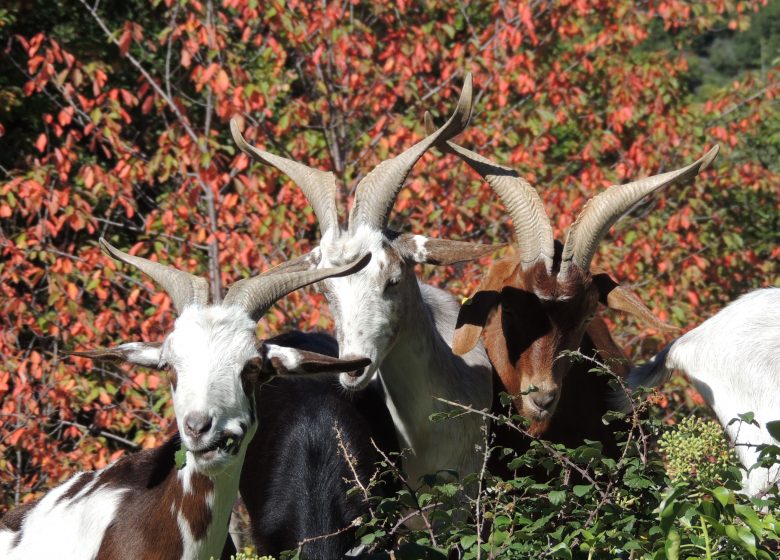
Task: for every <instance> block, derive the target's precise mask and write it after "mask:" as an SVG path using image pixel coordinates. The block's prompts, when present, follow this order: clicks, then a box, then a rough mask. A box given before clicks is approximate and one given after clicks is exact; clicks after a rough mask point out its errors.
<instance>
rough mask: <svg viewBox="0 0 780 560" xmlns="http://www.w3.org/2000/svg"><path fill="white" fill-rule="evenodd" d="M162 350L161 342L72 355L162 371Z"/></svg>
mask: <svg viewBox="0 0 780 560" xmlns="http://www.w3.org/2000/svg"><path fill="white" fill-rule="evenodd" d="M161 348H162V344H160V343H159V342H127V343H125V344H120V345H119V346H116V347H114V348H98V349H96V350H78V351H73V352H71V353H70V354H71V356H80V357H82V358H90V359H92V360H112V361H117V362H128V363H131V364H135V365H137V366H144V367H148V368H155V369H160V368H161V367H162V366H163V364H162V363H161V362H162V352H161Z"/></svg>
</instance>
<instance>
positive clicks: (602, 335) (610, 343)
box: [585, 315, 629, 378]
mask: <svg viewBox="0 0 780 560" xmlns="http://www.w3.org/2000/svg"><path fill="white" fill-rule="evenodd" d="M585 333H586V334H587V335H588V336H589V337H590V340H591V342H593V346H594V347H595V348H596V350H597V351H598V353H599V356H600V357H601V361H603V362H604V363H605V364H607V365H608V366H609V367H610V368H611V369H612V371H614V372H615V373H616V374H618V375H619V376H620V377H623V378H625V377H627V376H628V370H629V361H628V356H626V355H625V354H624V353H623V349H622V348H620V346H618V345H617V343H616V342H615V339H613V338H612V334H611V333H610V332H609V329H608V328H607V324H606V323H605V322H604V319H603V318H602V317H600V316H598V315H596V316H595V317H594V318H593V320H592V321H591V322H590V323H588V326H587V327H586V328H585Z"/></svg>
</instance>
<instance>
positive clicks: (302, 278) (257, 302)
mask: <svg viewBox="0 0 780 560" xmlns="http://www.w3.org/2000/svg"><path fill="white" fill-rule="evenodd" d="M370 260H371V253H367V254H365V255H364V256H363V257H361V258H360V259H357V260H355V261H353V262H351V263H349V264H346V265H344V266H338V267H334V268H322V269H319V270H304V271H301V272H273V271H272V270H271V271H268V272H267V273H263V274H260V275H259V276H254V277H252V278H244V279H243V280H239V281H238V282H236V283H235V284H233V285H232V286H231V287H230V289H229V290H228V293H227V295H226V296H225V301H224V302H223V303H222V305H225V306H229V305H238V306H240V307H242V308H244V309H245V310H246V312H247V313H248V314H249V316H250V317H252V319H254V320H255V321H259V320H260V317H262V316H263V313H265V312H266V311H267V310H268V308H269V307H271V305H273V304H274V303H275V302H276V301H277V300H278V299H280V298H282V297H283V296H285V295H287V294H289V293H290V292H293V291H295V290H297V289H298V288H302V287H304V286H308V285H309V284H314V283H315V282H319V281H320V280H325V279H326V278H332V277H335V276H347V275H349V274H352V273H353V272H357V271H358V270H360V269H361V268H363V267H364V266H366V265H367V264H368V261H370Z"/></svg>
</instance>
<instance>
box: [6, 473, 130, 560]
mask: <svg viewBox="0 0 780 560" xmlns="http://www.w3.org/2000/svg"><path fill="white" fill-rule="evenodd" d="M107 468H111V467H110V466H109V467H107ZM82 476H87V474H85V473H79V474H77V475H75V476H73V477H72V478H70V479H69V480H68V481H67V482H65V483H64V484H61V485H60V486H58V487H57V488H55V489H54V490H52V491H51V492H49V493H48V494H46V496H44V497H43V498H42V499H41V501H40V502H38V504H37V505H36V507H34V508H33V509H32V510H31V511H30V512H29V513H28V514H27V516H26V517H25V519H24V522H23V524H22V539H21V541H20V542H19V544H18V545H17V546H16V547H12V546H11V545H12V544H13V542H14V539H15V537H16V535H17V533H11V532H10V531H0V558H3V559H4V560H16V559H18V560H28V559H30V558H63V559H67V560H80V559H82V558H83V559H85V560H86V559H91V558H94V557H95V556H96V555H97V553H98V550H99V549H100V544H101V542H102V541H103V535H104V534H105V532H106V529H107V528H108V526H109V524H110V523H111V521H112V520H113V518H114V515H115V514H116V513H117V506H118V505H119V503H120V501H121V498H122V495H123V494H124V493H125V492H126V491H127V489H124V488H123V489H117V488H108V489H107V488H101V489H99V490H98V491H97V492H95V493H94V494H91V495H89V496H87V497H84V496H85V494H86V493H87V492H89V490H90V489H91V488H92V486H93V485H94V480H97V474H96V475H95V479H94V480H93V482H91V483H89V484H87V485H86V486H85V487H84V488H83V489H82V490H81V491H80V492H79V493H78V494H77V495H76V496H75V497H74V498H72V499H70V500H63V501H62V502H60V503H57V500H58V499H59V498H60V496H62V495H63V494H64V493H66V492H67V491H68V489H69V488H70V487H71V486H72V485H73V484H75V483H76V482H77V481H78V479H79V478H80V477H82ZM80 498H81V499H80Z"/></svg>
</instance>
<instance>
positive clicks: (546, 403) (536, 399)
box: [531, 392, 555, 410]
mask: <svg viewBox="0 0 780 560" xmlns="http://www.w3.org/2000/svg"><path fill="white" fill-rule="evenodd" d="M531 400H532V401H533V403H534V404H535V405H536V406H538V407H539V408H540V409H541V410H547V409H548V408H549V407H550V406H551V405H552V403H553V401H554V400H555V392H549V393H539V392H537V393H531Z"/></svg>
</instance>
